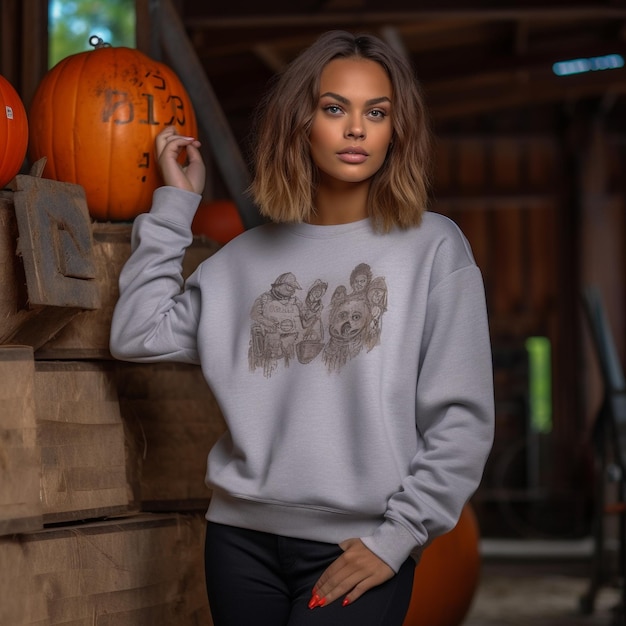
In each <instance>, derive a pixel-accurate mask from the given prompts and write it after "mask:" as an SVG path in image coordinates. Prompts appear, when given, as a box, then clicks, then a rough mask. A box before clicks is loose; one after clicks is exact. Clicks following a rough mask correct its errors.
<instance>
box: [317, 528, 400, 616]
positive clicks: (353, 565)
mask: <svg viewBox="0 0 626 626" xmlns="http://www.w3.org/2000/svg"><path fill="white" fill-rule="evenodd" d="M339 547H340V548H341V549H342V550H343V554H342V555H341V556H340V557H339V558H338V559H337V560H336V561H335V562H334V563H332V564H331V565H330V566H329V567H328V568H327V569H326V571H325V572H324V573H323V574H322V575H321V576H320V578H319V580H318V581H317V582H316V583H315V586H314V587H313V595H312V597H311V601H310V602H309V607H310V608H312V609H313V608H315V607H316V606H324V605H326V604H330V603H331V602H334V601H335V600H337V599H338V598H343V600H342V602H343V604H344V605H346V604H350V603H351V602H354V601H355V600H357V599H358V598H360V597H361V596H362V595H363V594H364V593H365V592H366V591H368V590H369V589H372V587H377V586H378V585H381V584H382V583H384V582H385V581H387V580H389V579H390V578H393V576H394V574H395V572H394V571H393V570H392V569H391V568H390V567H389V565H387V564H386V563H385V562H384V561H383V560H382V559H379V558H378V557H377V556H376V555H375V554H374V553H373V552H372V551H371V550H370V549H369V548H367V547H366V546H365V544H364V543H363V542H362V541H361V540H360V539H347V540H346V541H344V542H342V543H340V544H339Z"/></svg>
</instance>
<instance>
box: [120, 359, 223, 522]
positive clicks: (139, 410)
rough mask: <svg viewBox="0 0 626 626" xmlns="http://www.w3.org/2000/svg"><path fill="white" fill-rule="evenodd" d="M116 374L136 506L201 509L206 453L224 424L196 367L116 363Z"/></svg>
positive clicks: (205, 494)
mask: <svg viewBox="0 0 626 626" xmlns="http://www.w3.org/2000/svg"><path fill="white" fill-rule="evenodd" d="M117 373H118V376H117V378H118V394H119V400H120V410H121V413H122V416H123V418H124V422H125V425H126V428H127V446H128V451H127V455H128V457H129V464H130V465H132V467H133V468H134V476H131V478H130V482H131V484H133V486H134V496H135V500H136V502H137V504H138V506H140V507H141V509H142V510H144V511H163V510H169V511H173V510H205V509H206V507H207V505H208V499H209V496H210V492H209V490H208V488H207V487H206V485H205V483H204V477H205V473H206V459H207V454H208V452H209V450H210V448H211V447H212V445H213V444H214V443H215V441H216V440H217V439H218V438H219V437H220V436H221V435H222V433H223V432H224V430H225V424H224V420H223V417H222V414H221V412H220V409H219V406H218V404H217V401H216V399H215V397H214V396H213V394H212V393H211V391H210V389H209V387H208V386H207V384H206V382H205V380H204V378H203V376H202V372H201V370H200V368H199V367H197V366H191V365H183V364H177V363H173V364H169V363H163V364H154V363H150V364H135V363H119V364H118V365H117ZM133 459H134V461H133ZM129 472H130V473H132V472H133V470H132V469H131V470H129Z"/></svg>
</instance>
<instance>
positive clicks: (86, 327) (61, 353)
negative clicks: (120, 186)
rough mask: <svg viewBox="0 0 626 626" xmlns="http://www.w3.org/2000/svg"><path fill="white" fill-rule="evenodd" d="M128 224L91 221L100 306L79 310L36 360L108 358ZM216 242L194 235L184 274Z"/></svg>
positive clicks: (211, 250) (125, 256)
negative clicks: (89, 309)
mask: <svg viewBox="0 0 626 626" xmlns="http://www.w3.org/2000/svg"><path fill="white" fill-rule="evenodd" d="M131 228H132V227H131V225H130V224H109V223H100V222H94V223H93V240H94V257H95V264H96V281H97V283H98V287H99V293H100V308H98V309H97V310H95V311H81V312H80V313H79V314H78V315H77V316H76V317H74V318H73V319H72V320H71V321H70V322H69V323H68V324H67V325H66V326H65V327H64V328H63V329H62V330H60V331H59V332H58V333H57V334H56V335H55V336H54V337H53V338H51V339H50V340H49V341H48V342H46V343H45V344H44V345H42V346H41V347H40V348H39V349H38V350H37V353H36V357H37V358H38V359H110V358H111V355H110V352H109V335H110V330H111V317H112V315H113V309H114V307H115V303H116V302H117V299H118V296H119V288H118V279H119V274H120V271H121V270H122V267H123V265H124V263H125V262H126V260H127V259H128V257H129V255H130V235H131ZM218 249H219V245H218V244H217V243H215V242H213V241H210V240H208V239H206V238H201V237H196V238H195V239H194V241H193V243H192V245H191V246H190V247H189V248H188V249H187V252H186V254H185V257H184V261H183V274H184V276H189V274H191V272H192V271H193V270H194V269H196V267H197V266H198V264H199V263H200V262H201V261H203V260H204V259H206V258H208V257H209V256H211V255H212V254H213V253H214V252H215V251H216V250H218Z"/></svg>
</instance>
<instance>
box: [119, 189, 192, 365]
mask: <svg viewBox="0 0 626 626" xmlns="http://www.w3.org/2000/svg"><path fill="white" fill-rule="evenodd" d="M199 202H200V196H198V195H196V194H194V193H191V192H186V191H181V190H179V189H175V188H173V187H161V188H159V189H157V190H156V191H155V193H154V203H153V206H152V209H151V211H150V213H146V214H142V215H140V216H138V217H137V218H136V220H135V223H134V224H133V231H132V239H131V256H130V258H129V260H128V261H127V262H126V264H125V266H124V268H123V270H122V272H121V274H120V278H119V288H120V296H119V300H118V302H117V305H116V307H115V310H114V313H113V320H112V324H111V336H110V350H111V354H112V355H113V356H114V357H116V358H118V359H123V360H129V361H157V360H159V361H163V360H169V361H181V362H187V363H198V361H199V358H198V351H197V345H196V343H197V341H196V335H197V325H198V319H199V307H200V299H199V295H198V293H197V290H196V289H194V288H192V287H190V288H189V289H187V290H184V289H183V287H184V281H183V277H182V260H183V256H184V254H185V250H186V248H187V247H188V246H189V244H190V243H191V241H192V234H191V221H192V219H193V216H194V213H195V211H196V208H197V206H198V204H199ZM173 209H175V211H174V210H173ZM172 216H175V221H174V219H173V217H172Z"/></svg>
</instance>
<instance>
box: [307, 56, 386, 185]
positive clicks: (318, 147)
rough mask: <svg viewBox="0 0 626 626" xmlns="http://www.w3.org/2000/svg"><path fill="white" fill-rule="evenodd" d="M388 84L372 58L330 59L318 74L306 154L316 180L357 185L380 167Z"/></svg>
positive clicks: (384, 145)
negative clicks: (317, 174)
mask: <svg viewBox="0 0 626 626" xmlns="http://www.w3.org/2000/svg"><path fill="white" fill-rule="evenodd" d="M392 96H393V93H392V86H391V81H390V80H389V77H388V76H387V73H386V72H385V70H384V69H383V68H382V66H381V65H379V64H378V63H376V62H375V61H370V60H367V59H360V58H350V59H335V60H333V61H331V62H330V63H328V65H326V67H325V68H324V69H323V71H322V74H321V76H320V96H319V102H318V106H317V109H316V111H315V113H314V115H313V123H312V126H311V133H310V143H311V157H312V159H313V162H314V163H315V165H316V166H317V168H318V169H319V172H320V181H321V184H331V183H337V182H341V183H362V182H364V181H368V180H369V179H371V177H372V176H374V174H376V172H377V171H378V170H379V169H380V167H381V166H382V164H383V162H384V161H385V157H386V156H387V150H388V149H389V144H390V142H391V138H392V134H393V127H392V123H391V108H392Z"/></svg>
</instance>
